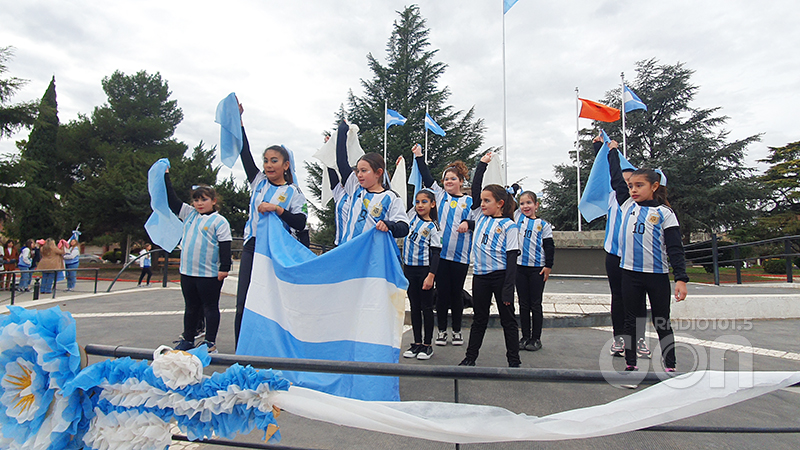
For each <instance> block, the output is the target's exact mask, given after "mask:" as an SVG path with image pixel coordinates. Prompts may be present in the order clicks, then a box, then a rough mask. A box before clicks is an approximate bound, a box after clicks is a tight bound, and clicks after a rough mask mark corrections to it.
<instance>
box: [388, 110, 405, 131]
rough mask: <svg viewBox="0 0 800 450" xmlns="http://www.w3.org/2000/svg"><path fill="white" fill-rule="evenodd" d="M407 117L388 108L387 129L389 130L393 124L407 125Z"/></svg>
mask: <svg viewBox="0 0 800 450" xmlns="http://www.w3.org/2000/svg"><path fill="white" fill-rule="evenodd" d="M405 124H406V118H405V117H403V115H402V114H400V113H399V112H397V111H395V110H393V109H387V110H386V129H387V130H388V129H389V127H390V126H392V125H405Z"/></svg>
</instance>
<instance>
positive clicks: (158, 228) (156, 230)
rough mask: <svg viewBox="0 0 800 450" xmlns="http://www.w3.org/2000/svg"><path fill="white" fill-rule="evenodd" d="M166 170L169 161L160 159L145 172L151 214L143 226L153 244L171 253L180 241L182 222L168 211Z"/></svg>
mask: <svg viewBox="0 0 800 450" xmlns="http://www.w3.org/2000/svg"><path fill="white" fill-rule="evenodd" d="M167 169H169V160H168V159H167V158H161V159H159V160H158V161H156V162H155V163H153V165H152V166H150V170H149V171H147V189H148V190H149V191H150V207H151V208H152V209H153V213H152V214H150V217H149V218H148V219H147V222H146V223H145V224H144V229H145V230H147V234H148V235H149V236H150V240H151V241H153V243H154V244H156V245H157V246H159V247H161V248H163V249H164V250H166V251H167V252H171V251H172V250H174V249H175V247H177V246H178V243H179V242H180V241H181V235H182V234H183V222H181V221H180V219H178V216H176V215H175V214H173V213H172V210H170V209H169V203H168V202H167V185H166V183H164V174H165V173H166V172H167Z"/></svg>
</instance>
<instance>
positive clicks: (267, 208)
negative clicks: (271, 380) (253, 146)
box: [233, 103, 308, 345]
mask: <svg viewBox="0 0 800 450" xmlns="http://www.w3.org/2000/svg"><path fill="white" fill-rule="evenodd" d="M243 112H244V108H243V107H242V105H241V103H240V104H239V113H240V114H241V113H243ZM261 156H262V161H263V169H264V170H263V171H260V170H259V169H258V166H257V165H256V162H255V161H254V160H253V156H252V155H251V153H250V142H249V141H248V140H247V135H246V134H245V132H244V124H242V153H241V159H242V165H243V166H244V171H245V173H246V174H247V181H248V182H249V183H250V205H249V210H248V211H249V214H248V218H247V223H246V224H245V226H244V247H243V248H242V258H241V260H240V262H239V283H238V285H237V288H236V317H235V318H234V323H233V332H234V337H235V339H236V343H237V345H238V342H239V330H240V329H241V326H242V315H244V306H245V301H246V300H247V290H248V289H249V288H250V277H251V274H252V271H253V255H254V254H255V249H256V231H257V230H258V222H259V219H260V217H261V215H262V214H267V213H274V214H277V215H278V217H280V219H281V220H282V221H283V223H284V225H285V227H286V230H287V231H292V230H294V231H295V232H302V231H303V230H304V229H305V227H306V219H307V215H308V214H307V212H306V198H305V196H303V193H302V192H300V189H299V188H298V187H297V185H295V184H293V183H295V181H296V180H295V179H294V177H293V175H292V173H293V168H292V166H291V162H290V161H291V157H290V155H289V151H288V150H286V148H285V147H283V146H282V145H273V146H271V147H268V148H267V149H266V150H264V152H263V154H262V155H261Z"/></svg>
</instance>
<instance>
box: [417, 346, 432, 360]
mask: <svg viewBox="0 0 800 450" xmlns="http://www.w3.org/2000/svg"><path fill="white" fill-rule="evenodd" d="M431 356H433V346H432V345H420V346H419V353H417V359H431Z"/></svg>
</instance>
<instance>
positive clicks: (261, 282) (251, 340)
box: [236, 213, 408, 401]
mask: <svg viewBox="0 0 800 450" xmlns="http://www.w3.org/2000/svg"><path fill="white" fill-rule="evenodd" d="M257 235H258V239H257V240H256V249H255V255H254V256H253V272H252V277H251V282H250V288H249V290H248V291H247V302H246V304H245V311H244V316H243V318H242V329H241V333H240V334H239V343H238V348H237V349H236V354H237V355H252V356H269V357H280V358H303V359H327V360H335V361H366V362H386V363H397V362H398V361H399V358H400V344H401V339H402V334H403V320H404V318H405V290H406V288H407V287H408V281H407V280H406V278H405V277H404V276H403V269H402V267H401V265H400V259H399V258H398V254H399V252H398V249H397V244H396V243H395V241H394V239H392V237H391V235H390V234H389V233H386V232H382V231H378V230H377V229H374V228H373V229H372V230H370V231H368V232H365V233H363V234H361V235H360V236H358V237H357V238H355V239H352V240H350V241H348V242H346V243H345V244H343V245H340V246H339V247H336V248H335V249H333V250H331V251H329V252H327V253H324V254H322V255H320V256H317V255H315V254H314V253H313V252H312V251H311V250H309V249H307V248H306V247H305V246H303V245H302V244H301V243H300V242H298V241H297V240H296V239H294V238H292V237H291V236H290V235H289V233H287V232H286V229H285V228H284V227H283V224H282V222H281V220H280V219H279V218H278V216H277V215H275V214H274V213H267V217H265V218H263V219H262V220H259V222H258V231H257ZM284 375H285V377H286V378H287V379H289V380H290V381H292V382H293V383H294V384H295V385H297V386H303V387H307V388H311V389H315V390H319V391H323V392H327V393H329V394H334V395H339V396H345V397H350V398H357V399H363V400H384V401H386V400H399V399H400V393H399V382H398V380H397V378H396V377H383V376H366V375H341V374H326V373H309V372H284Z"/></svg>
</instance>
